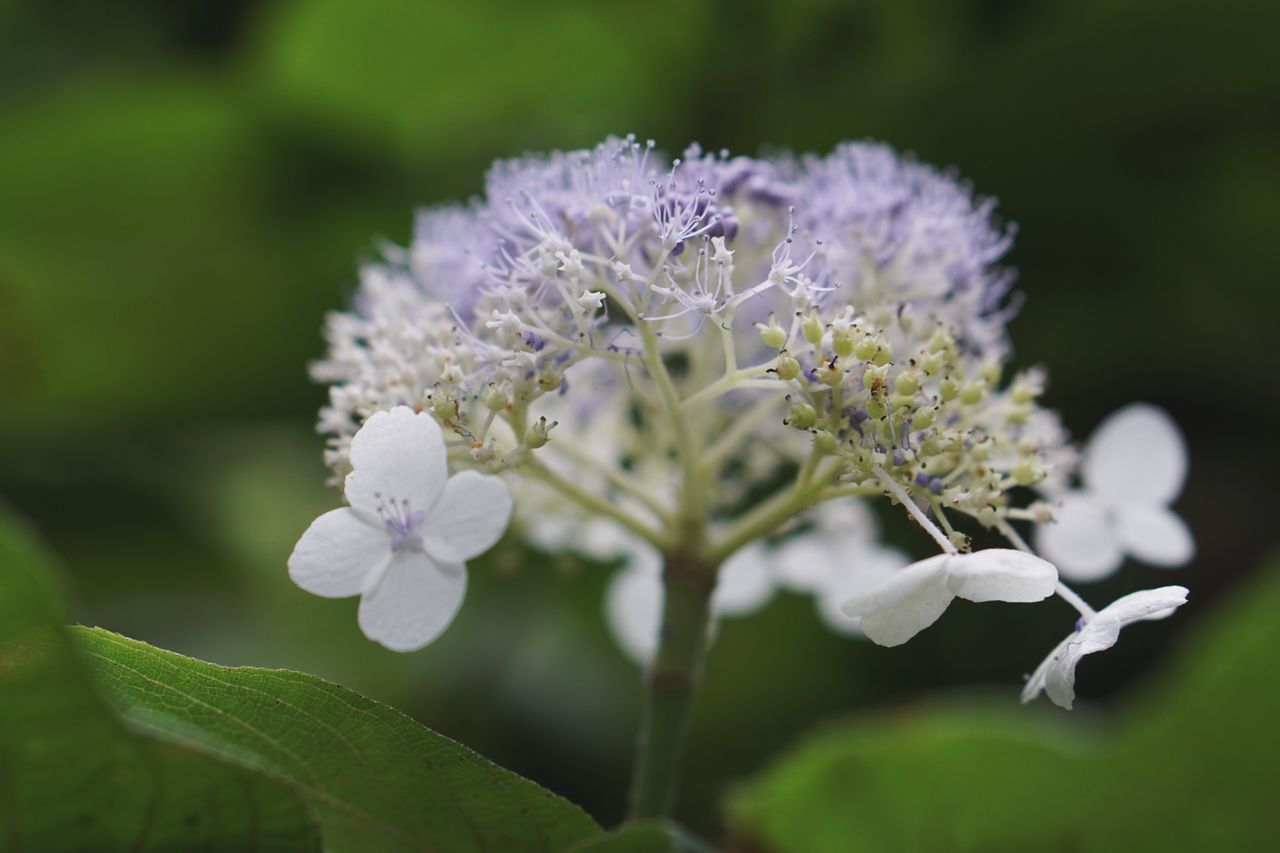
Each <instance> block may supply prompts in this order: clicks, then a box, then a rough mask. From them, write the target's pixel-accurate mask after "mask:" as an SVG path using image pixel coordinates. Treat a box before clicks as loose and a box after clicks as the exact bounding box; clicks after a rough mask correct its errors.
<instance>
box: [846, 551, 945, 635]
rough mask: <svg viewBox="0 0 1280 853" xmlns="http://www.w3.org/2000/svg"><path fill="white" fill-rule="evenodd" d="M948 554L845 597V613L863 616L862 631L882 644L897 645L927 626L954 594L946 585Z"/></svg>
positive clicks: (922, 562) (913, 566) (913, 564)
mask: <svg viewBox="0 0 1280 853" xmlns="http://www.w3.org/2000/svg"><path fill="white" fill-rule="evenodd" d="M949 559H951V557H950V555H948V554H939V555H938V556H936V557H930V558H929V559H927V560H921V561H919V562H917V563H912V564H911V565H909V566H907V567H906V568H905V569H900V570H899V571H897V572H894V573H893V574H892V575H891V576H890V577H889V578H888V579H887V580H886V581H885V582H883V583H881V584H879V585H877V586H876V587H875V588H873V589H871V590H870V591H868V592H865V593H862V594H860V595H855V596H854V597H853V598H851V599H850V600H849V601H846V602H845V604H844V607H843V608H841V609H842V610H843V611H844V614H845V615H846V616H861V617H862V622H861V623H860V625H859V627H860V628H861V630H862V633H864V634H866V635H867V636H868V637H870V638H871V639H872V640H873V641H874V642H876V643H878V644H879V645H882V646H898V645H901V644H903V643H905V642H906V641H907V640H909V639H911V638H912V637H914V636H915V635H916V634H918V633H920V632H921V631H923V630H924V629H925V628H928V627H929V626H930V625H932V624H933V623H934V622H936V621H938V617H939V616H941V615H942V613H943V611H945V610H946V609H947V605H949V604H950V603H951V600H952V598H954V596H953V595H952V594H951V590H950V588H949V587H948V586H947V569H946V564H947V561H948V560H949Z"/></svg>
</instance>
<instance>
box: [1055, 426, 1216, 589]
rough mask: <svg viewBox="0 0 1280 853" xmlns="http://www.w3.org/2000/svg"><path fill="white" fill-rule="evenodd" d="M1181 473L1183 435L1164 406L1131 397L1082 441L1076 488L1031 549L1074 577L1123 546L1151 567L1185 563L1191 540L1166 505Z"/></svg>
mask: <svg viewBox="0 0 1280 853" xmlns="http://www.w3.org/2000/svg"><path fill="white" fill-rule="evenodd" d="M1186 474H1187V451H1186V447H1185V445H1184V443H1183V440H1182V435H1181V433H1179V431H1178V427H1177V425H1175V424H1174V422H1173V420H1172V419H1171V418H1170V417H1169V416H1168V414H1166V413H1165V412H1164V410H1163V409H1159V408H1156V407H1155V406H1151V405H1148V404H1145V403H1135V404H1133V405H1129V406H1125V407H1124V408H1122V409H1119V410H1118V411H1116V412H1113V413H1112V414H1111V415H1110V416H1108V417H1107V419H1106V420H1104V421H1103V422H1102V424H1101V425H1099V427H1098V428H1097V430H1095V431H1094V433H1093V435H1092V436H1091V437H1090V439H1089V443H1088V445H1086V447H1085V450H1084V460H1083V463H1082V466H1081V480H1082V481H1083V488H1082V489H1079V490H1075V491H1069V492H1066V493H1065V494H1063V495H1062V496H1061V498H1060V500H1061V506H1059V507H1058V508H1057V509H1056V510H1055V511H1054V521H1052V522H1050V523H1049V524H1044V525H1041V526H1039V527H1038V528H1037V530H1036V546H1037V550H1038V551H1039V552H1040V553H1042V554H1044V555H1045V557H1047V558H1048V559H1050V560H1052V561H1053V562H1054V563H1055V564H1056V565H1057V566H1058V568H1059V570H1060V571H1061V572H1062V574H1063V576H1064V577H1067V578H1070V579H1072V580H1079V581H1092V580H1099V579H1101V578H1104V577H1106V576H1108V575H1110V574H1111V573H1113V572H1114V571H1115V570H1116V569H1118V568H1119V567H1120V564H1121V563H1123V562H1124V557H1125V554H1126V553H1127V554H1131V555H1132V556H1134V557H1136V558H1138V559H1139V560H1142V561H1143V562H1146V563H1151V564H1153V565H1157V566H1180V565H1182V564H1184V563H1186V562H1187V561H1188V560H1190V559H1191V557H1192V555H1193V554H1194V553H1195V543H1194V542H1193V540H1192V538H1191V533H1190V531H1188V530H1187V526H1186V525H1185V524H1184V523H1183V522H1182V519H1180V518H1178V516H1177V515H1175V514H1174V513H1173V512H1172V510H1170V509H1169V504H1170V503H1171V502H1172V501H1173V500H1174V498H1176V497H1177V496H1178V493H1179V492H1180V491H1181V490H1182V482H1183V480H1184V479H1185V478H1186Z"/></svg>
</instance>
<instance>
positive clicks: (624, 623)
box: [604, 568, 662, 664]
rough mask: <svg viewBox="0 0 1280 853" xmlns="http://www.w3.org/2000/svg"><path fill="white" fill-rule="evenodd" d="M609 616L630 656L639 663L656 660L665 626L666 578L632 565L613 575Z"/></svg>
mask: <svg viewBox="0 0 1280 853" xmlns="http://www.w3.org/2000/svg"><path fill="white" fill-rule="evenodd" d="M604 602H605V616H606V618H607V620H608V623H609V627H610V628H611V629H612V630H613V636H614V638H615V639H616V640H617V641H618V645H619V646H621V647H622V650H623V651H624V652H626V654H627V656H628V657H630V658H631V659H632V660H634V661H635V662H636V663H639V664H647V663H648V662H649V661H651V660H653V656H654V654H656V653H657V651H658V631H659V629H660V628H661V626H662V578H661V576H660V575H659V574H657V573H656V572H651V571H646V570H644V569H635V568H628V569H624V570H622V571H620V572H618V573H617V574H615V575H614V576H613V579H612V580H610V581H609V588H608V590H607V591H606V592H605V599H604Z"/></svg>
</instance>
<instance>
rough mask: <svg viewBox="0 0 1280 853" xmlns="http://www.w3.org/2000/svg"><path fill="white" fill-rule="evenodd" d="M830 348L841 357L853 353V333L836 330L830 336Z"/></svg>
mask: <svg viewBox="0 0 1280 853" xmlns="http://www.w3.org/2000/svg"><path fill="white" fill-rule="evenodd" d="M831 348H832V349H833V350H835V352H836V355H838V356H840V357H841V358H848V357H849V356H851V355H853V335H851V334H849V333H848V332H836V333H833V334H832V336H831Z"/></svg>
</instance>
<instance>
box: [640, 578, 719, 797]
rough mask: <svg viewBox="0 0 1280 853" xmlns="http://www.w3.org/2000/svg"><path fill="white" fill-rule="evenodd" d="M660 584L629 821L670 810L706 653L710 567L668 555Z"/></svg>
mask: <svg viewBox="0 0 1280 853" xmlns="http://www.w3.org/2000/svg"><path fill="white" fill-rule="evenodd" d="M662 580H663V587H664V598H663V613H662V632H661V634H660V638H659V644H658V653H657V655H656V656H655V657H654V660H653V664H652V665H651V666H650V668H649V672H648V673H647V674H646V676H645V695H644V704H643V707H642V708H641V713H640V735H639V738H638V739H637V742H636V757H635V766H634V768H633V770H632V776H631V796H630V808H629V809H628V818H629V819H631V820H639V819H644V818H664V817H668V816H669V815H670V813H671V809H672V806H673V805H674V804H675V796H676V786H677V783H678V780H679V774H680V764H681V760H682V758H683V754H684V743H685V738H686V736H687V735H688V732H689V720H690V718H691V717H692V715H693V700H694V696H695V694H696V693H697V690H698V684H699V681H700V680H701V677H702V661H703V657H704V656H705V654H706V650H707V632H708V628H709V626H710V619H711V593H712V591H713V590H714V589H715V583H716V565H715V564H714V563H710V562H707V561H706V560H705V559H702V558H700V557H695V556H692V555H689V554H668V555H667V560H666V564H665V565H664V567H663V571H662Z"/></svg>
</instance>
